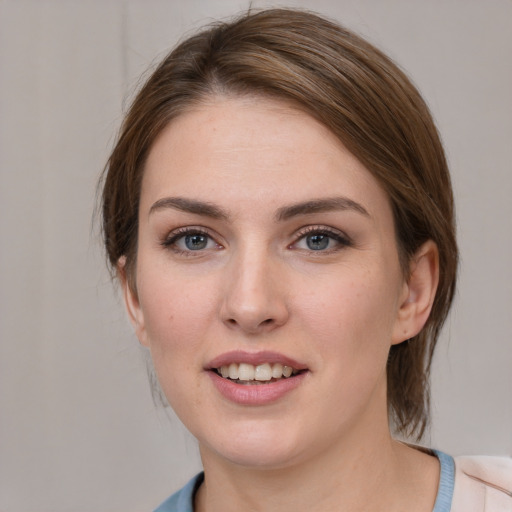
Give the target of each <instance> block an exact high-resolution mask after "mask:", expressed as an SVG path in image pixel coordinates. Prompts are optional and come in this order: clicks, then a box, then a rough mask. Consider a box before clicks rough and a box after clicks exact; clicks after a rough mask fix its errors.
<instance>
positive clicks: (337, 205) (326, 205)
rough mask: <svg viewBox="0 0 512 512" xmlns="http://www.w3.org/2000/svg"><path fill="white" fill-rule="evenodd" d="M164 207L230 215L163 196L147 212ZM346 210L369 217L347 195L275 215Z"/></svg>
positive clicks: (195, 202)
mask: <svg viewBox="0 0 512 512" xmlns="http://www.w3.org/2000/svg"><path fill="white" fill-rule="evenodd" d="M166 208H172V209H174V210H179V211H182V212H186V213H193V214H195V215H203V216H206V217H211V218H213V219H218V220H228V219H229V217H230V216H229V213H228V212H227V211H225V210H223V209H222V208H220V207H219V206H217V205H215V204H212V203H209V202H205V201H198V200H196V199H187V198H184V197H164V198H162V199H159V200H158V201H156V202H155V203H153V205H152V206H151V208H150V210H149V213H150V214H151V213H153V212H155V211H158V210H164V209H166ZM346 210H349V211H355V212H357V213H360V214H362V215H364V216H366V217H370V214H369V213H368V211H367V210H366V208H364V206H362V205H361V204H359V203H357V202H356V201H353V200H352V199H349V198H347V197H328V198H324V199H312V200H310V201H305V202H303V203H297V204H292V205H290V206H283V207H282V208H279V209H278V210H277V212H276V215H275V217H276V220H277V221H285V220H288V219H290V218H292V217H297V216H299V215H308V214H313V213H322V212H329V211H346Z"/></svg>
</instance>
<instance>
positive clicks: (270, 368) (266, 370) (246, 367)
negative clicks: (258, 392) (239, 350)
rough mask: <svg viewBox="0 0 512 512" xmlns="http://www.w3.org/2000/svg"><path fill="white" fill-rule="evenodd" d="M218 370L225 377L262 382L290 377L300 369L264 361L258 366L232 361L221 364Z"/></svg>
mask: <svg viewBox="0 0 512 512" xmlns="http://www.w3.org/2000/svg"><path fill="white" fill-rule="evenodd" d="M217 370H218V371H219V372H220V374H221V375H222V377H224V378H225V379H227V378H229V379H231V380H238V381H254V380H256V381H260V382H266V381H270V380H272V379H281V378H283V377H284V378H288V377H291V376H292V375H296V374H297V373H298V370H294V369H293V368H292V367H291V366H284V365H282V364H280V363H274V364H270V363H263V364H260V365H258V366H254V365H252V364H247V363H240V364H238V363H231V364H230V365H224V366H221V367H220V368H218V369H217Z"/></svg>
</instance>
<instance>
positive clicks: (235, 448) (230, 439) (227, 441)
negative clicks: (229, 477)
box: [199, 423, 308, 470]
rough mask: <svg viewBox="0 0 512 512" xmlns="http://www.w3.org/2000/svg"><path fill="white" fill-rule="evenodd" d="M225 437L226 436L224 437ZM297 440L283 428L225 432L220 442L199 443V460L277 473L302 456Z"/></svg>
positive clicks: (259, 428)
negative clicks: (204, 459) (205, 458)
mask: <svg viewBox="0 0 512 512" xmlns="http://www.w3.org/2000/svg"><path fill="white" fill-rule="evenodd" d="M210 433H212V432H210ZM226 434H228V435H226ZM298 438H299V436H297V435H293V434H292V433H291V432H290V431H289V430H287V429H285V428H283V426H282V425H279V426H277V425H274V426H271V425H268V426H263V425H261V423H260V424H259V425H258V424H256V425H252V426H249V427H247V428H243V429H236V431H233V430H230V431H224V435H223V436H222V439H218V438H217V439H213V438H211V436H209V439H204V441H203V440H201V438H199V446H200V451H201V456H202V457H203V458H204V457H209V456H214V457H215V458H217V457H220V458H222V459H224V460H225V461H226V462H228V463H231V464H234V465H237V466H242V467H245V468H254V469H267V470H270V469H280V468H284V467H287V466H290V465H292V464H293V463H294V462H296V461H298V460H299V459H301V457H302V456H303V455H304V453H303V452H304V450H303V448H302V447H303V446H308V443H306V442H302V443H300V442H299V439H298Z"/></svg>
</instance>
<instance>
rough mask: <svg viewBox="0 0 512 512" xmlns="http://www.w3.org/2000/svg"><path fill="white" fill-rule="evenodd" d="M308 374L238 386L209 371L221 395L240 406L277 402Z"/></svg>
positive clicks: (303, 373)
mask: <svg viewBox="0 0 512 512" xmlns="http://www.w3.org/2000/svg"><path fill="white" fill-rule="evenodd" d="M306 373H307V372H302V373H299V374H297V375H294V376H293V377H288V378H283V379H280V380H276V381H274V382H270V383H269V384H237V383H236V382H233V381H232V380H229V379H224V378H223V377H221V376H220V375H218V374H217V373H215V372H213V371H209V372H208V375H209V376H210V378H211V379H212V382H213V384H214V385H215V387H216V388H217V390H218V391H219V393H220V394H221V395H222V396H223V397H224V398H227V399H228V400H229V401H231V402H234V403H237V404H240V405H266V404H270V403H272V402H276V401H277V400H279V399H280V398H282V397H284V396H285V395H287V394H288V393H290V392H291V391H293V390H294V389H295V388H296V387H297V386H299V385H300V384H301V382H302V381H303V379H304V377H305V376H306Z"/></svg>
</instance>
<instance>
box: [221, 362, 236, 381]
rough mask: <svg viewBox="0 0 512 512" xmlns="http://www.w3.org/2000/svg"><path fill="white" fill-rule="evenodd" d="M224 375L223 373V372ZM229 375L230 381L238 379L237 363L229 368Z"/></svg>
mask: <svg viewBox="0 0 512 512" xmlns="http://www.w3.org/2000/svg"><path fill="white" fill-rule="evenodd" d="M221 373H222V371H221ZM228 375H229V378H230V379H233V380H236V379H238V365H237V364H236V363H231V364H230V365H229V367H228Z"/></svg>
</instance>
